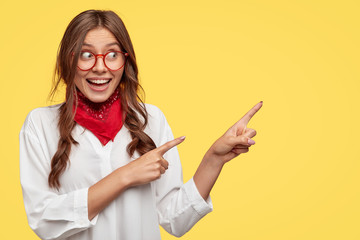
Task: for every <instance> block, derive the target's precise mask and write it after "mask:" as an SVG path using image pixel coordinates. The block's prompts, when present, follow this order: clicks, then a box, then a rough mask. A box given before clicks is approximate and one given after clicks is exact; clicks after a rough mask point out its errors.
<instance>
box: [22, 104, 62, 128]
mask: <svg viewBox="0 0 360 240" xmlns="http://www.w3.org/2000/svg"><path fill="white" fill-rule="evenodd" d="M60 106H61V104H57V105H52V106H47V107H40V108H35V109H33V110H31V111H30V112H29V114H28V115H27V117H26V119H25V121H24V124H23V126H22V128H21V131H25V132H29V133H36V132H38V131H41V130H43V129H44V128H45V129H51V128H52V127H54V128H56V127H57V122H58V116H59V108H60ZM49 127H50V128H49Z"/></svg>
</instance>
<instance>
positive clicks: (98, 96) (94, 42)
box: [74, 27, 125, 103]
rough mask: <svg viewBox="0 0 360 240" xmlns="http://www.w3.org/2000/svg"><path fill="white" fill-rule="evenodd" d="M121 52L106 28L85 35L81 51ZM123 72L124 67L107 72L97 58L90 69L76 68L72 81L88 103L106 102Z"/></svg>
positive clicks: (100, 60) (101, 59)
mask: <svg viewBox="0 0 360 240" xmlns="http://www.w3.org/2000/svg"><path fill="white" fill-rule="evenodd" d="M121 50H122V49H120V44H119V42H118V41H117V40H116V38H115V36H114V35H113V34H112V33H111V32H110V31H109V30H107V29H106V28H103V27H99V28H95V29H92V30H90V31H89V32H88V33H87V34H86V36H85V40H84V42H83V46H82V50H81V51H82V52H92V53H93V54H95V55H96V54H106V53H107V52H111V51H121ZM86 57H87V56H86ZM124 59H125V58H124ZM123 72H124V67H122V68H121V69H119V70H116V71H111V70H109V69H108V68H107V67H106V66H105V65H104V61H103V57H98V58H97V61H96V64H95V66H94V67H93V68H92V69H90V70H88V71H83V70H80V69H79V68H76V74H75V79H74V81H75V85H76V87H77V88H78V89H79V90H80V91H81V93H82V94H84V95H85V96H86V97H87V98H88V99H89V100H90V101H92V102H96V103H100V102H104V101H106V100H107V99H108V98H109V97H110V96H111V95H112V93H113V92H114V91H115V89H116V88H117V87H118V85H119V83H120V79H121V77H122V75H123Z"/></svg>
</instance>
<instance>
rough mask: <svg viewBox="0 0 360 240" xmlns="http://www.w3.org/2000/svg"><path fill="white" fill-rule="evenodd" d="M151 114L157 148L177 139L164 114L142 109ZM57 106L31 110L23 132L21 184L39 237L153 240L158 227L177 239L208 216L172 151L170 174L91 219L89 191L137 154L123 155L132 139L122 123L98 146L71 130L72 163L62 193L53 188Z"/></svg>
mask: <svg viewBox="0 0 360 240" xmlns="http://www.w3.org/2000/svg"><path fill="white" fill-rule="evenodd" d="M145 106H146V109H147V111H148V113H149V118H148V125H147V127H146V129H145V132H146V134H148V135H149V136H150V137H151V138H152V139H153V141H154V142H155V144H156V146H157V147H159V146H161V145H162V144H164V143H166V142H168V141H170V140H172V139H174V137H173V134H172V132H171V129H170V127H169V125H168V123H167V121H166V119H165V116H164V115H163V113H162V112H161V111H160V110H159V109H158V108H157V107H155V106H153V105H150V104H145ZM58 109H59V105H55V106H50V107H44V108H37V109H35V110H33V111H31V112H30V113H29V115H28V116H27V118H26V120H25V123H24V125H23V127H22V129H21V132H20V180H21V185H22V190H23V197H24V204H25V211H26V214H27V217H28V222H29V225H30V227H31V228H32V229H33V230H34V231H35V233H36V234H37V235H38V236H39V237H40V238H42V239H77V240H85V239H86V240H96V239H99V240H100V239H101V240H104V239H105V240H133V239H134V240H140V239H144V240H145V239H146V240H153V239H154V240H155V239H160V230H159V224H160V225H161V226H162V227H163V228H164V229H165V230H166V231H167V232H169V233H170V234H172V235H175V236H181V235H183V234H185V233H186V232H187V231H188V230H190V228H191V227H192V226H193V225H194V224H195V223H196V222H197V221H199V220H200V219H201V218H202V217H203V216H205V215H206V214H207V213H209V212H211V211H212V203H211V199H210V198H209V199H208V200H207V201H204V199H203V198H202V197H201V196H200V194H199V192H198V190H197V188H196V186H195V184H194V181H193V179H191V180H189V181H188V182H187V183H185V184H183V180H182V169H181V163H180V159H179V153H178V150H177V148H176V147H174V148H172V149H171V150H169V151H168V152H167V153H166V154H165V155H164V158H165V159H166V160H167V161H168V162H169V168H168V170H167V171H166V172H165V173H164V174H163V175H162V176H161V178H160V179H158V180H156V181H153V182H151V183H149V184H146V185H141V186H137V187H132V188H129V189H127V190H126V191H125V192H123V193H122V194H120V195H119V196H118V197H117V198H116V199H115V200H114V201H113V202H111V203H110V204H109V205H108V206H107V207H106V208H105V209H104V210H103V211H102V212H100V213H99V214H98V215H97V216H96V217H94V218H93V219H92V220H91V221H89V220H88V209H87V199H88V188H89V187H90V186H92V185H93V184H95V183H96V182H98V181H99V180H101V179H102V178H104V177H105V176H106V175H108V174H110V173H111V172H112V171H114V170H115V169H117V168H119V167H121V166H124V165H126V164H127V163H129V162H130V161H131V160H134V159H136V158H138V157H139V155H138V154H137V153H135V154H134V156H133V157H132V158H130V157H129V155H128V154H127V151H126V147H127V145H128V143H129V142H130V141H131V136H130V134H129V131H128V129H127V128H126V127H125V126H123V127H122V128H121V130H120V131H119V132H118V134H117V135H116V137H115V139H114V141H113V142H112V141H110V142H109V143H108V144H107V145H105V146H102V144H101V143H100V141H99V140H98V139H97V138H96V137H95V135H93V134H92V132H90V131H89V130H87V129H85V128H83V127H82V126H80V125H78V124H77V125H76V127H75V128H74V130H73V132H72V134H73V137H74V139H75V140H76V141H77V142H78V143H79V144H78V145H77V146H75V145H73V146H72V149H71V154H70V163H69V164H68V167H67V169H66V171H65V172H64V173H63V174H62V175H61V177H60V183H61V188H60V190H59V191H56V190H54V189H50V188H49V186H48V176H49V173H50V169H51V167H50V163H51V159H52V157H53V155H54V153H55V152H56V150H57V145H58V140H59V132H58V128H57V124H58V117H59V112H58Z"/></svg>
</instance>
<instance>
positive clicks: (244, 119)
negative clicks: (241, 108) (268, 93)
mask: <svg viewBox="0 0 360 240" xmlns="http://www.w3.org/2000/svg"><path fill="white" fill-rule="evenodd" d="M262 105H263V102H262V101H261V102H259V103H257V104H256V105H255V106H254V107H253V108H252V109H250V111H248V112H247V113H246V114H245V115H244V116H243V117H242V118H241V121H242V123H244V124H245V125H247V124H248V122H249V121H250V119H251V118H252V117H253V116H254V115H255V113H257V111H259V109H260V108H261V107H262Z"/></svg>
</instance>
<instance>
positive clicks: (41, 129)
mask: <svg viewBox="0 0 360 240" xmlns="http://www.w3.org/2000/svg"><path fill="white" fill-rule="evenodd" d="M55 73H56V76H57V81H56V84H55V87H54V89H53V92H52V93H54V92H55V91H56V90H57V88H58V86H59V84H60V83H61V81H63V82H64V83H65V84H66V101H65V102H64V103H63V104H59V105H55V106H49V107H44V108H38V109H35V110H33V111H31V112H30V113H29V115H28V116H27V118H26V120H25V123H24V125H23V128H22V130H21V132H20V176H21V185H22V189H23V196H24V203H25V210H26V213H27V217H28V221H29V225H30V227H31V228H32V229H33V230H34V231H35V233H36V234H37V235H38V236H39V237H40V238H42V239H107V240H110V239H126V240H129V239H160V231H159V227H158V225H159V224H160V225H161V226H162V227H163V228H164V229H165V230H166V231H168V232H169V233H170V234H173V235H175V236H182V235H183V234H184V233H186V232H187V231H188V230H189V229H190V228H191V227H192V226H193V225H194V224H195V223H196V222H197V221H199V220H200V219H201V218H202V217H203V216H205V215H206V214H207V213H209V212H210V211H211V210H212V204H211V200H210V197H209V194H210V191H211V188H212V187H213V185H214V183H215V181H216V179H217V177H218V176H219V174H220V171H221V169H222V167H223V165H224V164H225V163H226V162H228V161H230V160H231V159H232V158H234V157H236V156H238V155H239V154H241V153H246V152H247V151H248V149H249V147H250V146H251V145H253V144H254V143H255V142H254V141H253V140H252V139H251V138H252V137H254V136H255V134H256V132H255V130H253V129H248V128H246V124H247V123H248V121H249V120H250V119H251V117H252V116H253V115H254V114H255V113H256V112H257V111H258V110H259V109H260V108H261V106H262V102H260V103H258V104H256V105H255V106H254V108H252V109H251V110H250V111H249V112H248V113H247V114H246V115H245V116H244V117H243V118H242V119H241V120H240V121H238V122H237V123H236V124H235V125H234V126H232V127H231V128H230V129H229V130H228V131H227V132H226V133H225V134H224V135H223V136H222V137H220V138H219V139H218V140H217V141H216V142H215V143H214V144H213V145H212V146H211V148H210V149H209V150H208V151H207V153H206V154H205V156H204V158H203V160H202V161H201V164H200V166H199V168H198V169H197V171H196V173H195V175H194V177H193V178H192V179H191V180H190V181H188V182H187V183H185V184H183V181H182V170H181V164H180V160H179V154H178V152H177V149H176V147H175V146H176V145H178V144H180V143H181V142H182V141H184V137H180V138H176V139H173V135H172V132H171V129H170V127H169V125H168V123H167V121H166V119H165V117H164V115H163V114H162V112H161V111H160V110H159V109H158V108H157V107H155V106H152V105H150V104H144V103H143V102H142V101H141V99H140V98H139V97H138V94H137V92H138V90H139V88H141V87H140V85H139V82H138V78H137V74H138V69H137V66H136V60H135V53H134V50H133V47H132V43H131V40H130V37H129V35H128V32H127V30H126V28H125V26H124V24H123V22H122V21H121V19H120V18H119V17H118V16H117V15H116V14H115V13H114V12H112V11H96V10H89V11H85V12H83V13H80V14H79V15H78V16H76V17H75V18H74V19H73V20H72V21H71V22H70V24H69V26H68V27H67V29H66V31H65V34H64V37H63V39H62V41H61V45H60V48H59V52H58V58H57V65H56V71H55Z"/></svg>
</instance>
